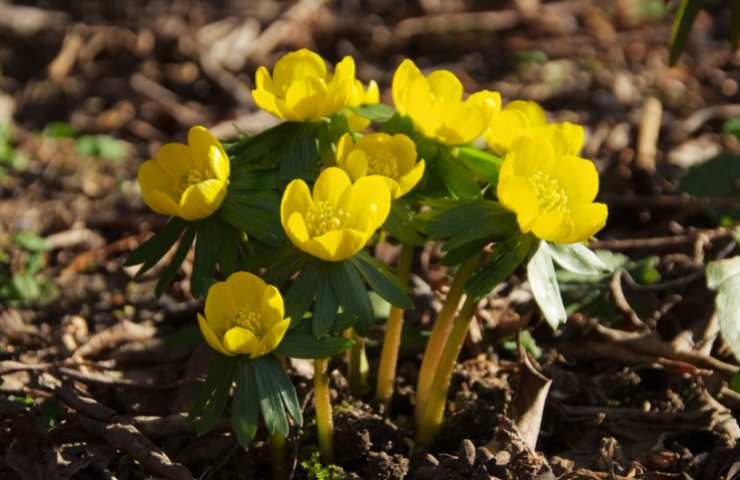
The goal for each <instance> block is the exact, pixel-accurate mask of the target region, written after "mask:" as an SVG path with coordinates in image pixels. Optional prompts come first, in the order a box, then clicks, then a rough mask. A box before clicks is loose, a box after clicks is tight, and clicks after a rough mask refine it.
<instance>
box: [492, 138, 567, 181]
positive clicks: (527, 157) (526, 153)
mask: <svg viewBox="0 0 740 480" xmlns="http://www.w3.org/2000/svg"><path fill="white" fill-rule="evenodd" d="M506 162H512V165H511V167H512V168H513V172H514V175H517V176H522V177H529V176H530V175H532V174H533V173H535V172H543V173H547V174H553V173H555V171H556V167H557V165H556V163H555V151H554V149H553V147H552V143H550V142H549V141H547V139H545V138H542V137H521V138H519V139H518V140H517V141H516V142H514V145H512V147H511V155H507V156H506V159H505V160H504V163H506ZM502 169H503V168H502Z"/></svg>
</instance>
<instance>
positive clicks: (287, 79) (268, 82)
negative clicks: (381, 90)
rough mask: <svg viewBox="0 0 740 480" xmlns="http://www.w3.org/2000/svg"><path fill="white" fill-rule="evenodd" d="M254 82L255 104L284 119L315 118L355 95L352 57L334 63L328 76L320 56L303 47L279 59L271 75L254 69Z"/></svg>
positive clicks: (308, 119) (345, 102) (265, 71)
mask: <svg viewBox="0 0 740 480" xmlns="http://www.w3.org/2000/svg"><path fill="white" fill-rule="evenodd" d="M255 84H256V87H257V88H255V89H254V90H252V97H253V98H254V101H255V103H256V104H257V105H258V106H259V107H260V108H261V109H263V110H265V111H267V112H270V113H272V114H273V115H275V116H276V117H279V118H282V119H283V120H288V121H297V122H303V121H313V120H319V119H321V118H323V117H327V116H329V115H332V114H334V113H336V112H338V111H340V110H341V109H343V108H345V107H346V106H348V105H350V103H351V102H352V99H353V95H355V97H356V96H357V94H356V93H355V90H356V88H357V86H356V84H355V61H354V60H353V59H352V57H344V58H343V59H342V61H341V62H339V63H337V66H336V68H335V69H334V75H332V74H330V73H329V72H327V70H326V64H325V63H324V59H323V58H321V57H320V56H319V55H317V54H315V53H314V52H312V51H310V50H307V49H305V48H303V49H301V50H297V51H295V52H290V53H288V54H286V55H284V56H283V57H282V58H280V60H278V61H277V62H276V63H275V67H274V68H273V70H272V76H270V72H269V71H268V70H267V68H265V67H260V68H258V69H257V73H256V74H255ZM376 88H377V87H376Z"/></svg>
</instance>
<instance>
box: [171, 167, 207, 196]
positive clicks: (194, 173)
mask: <svg viewBox="0 0 740 480" xmlns="http://www.w3.org/2000/svg"><path fill="white" fill-rule="evenodd" d="M211 178H213V177H212V176H211V175H210V174H209V172H208V171H206V170H204V169H199V168H191V169H190V170H188V173H184V174H183V175H182V176H181V177H180V183H178V185H177V193H179V194H180V195H182V194H183V193H184V192H185V190H187V189H188V187H189V186H190V185H196V184H198V183H201V182H205V181H206V180H210V179H211Z"/></svg>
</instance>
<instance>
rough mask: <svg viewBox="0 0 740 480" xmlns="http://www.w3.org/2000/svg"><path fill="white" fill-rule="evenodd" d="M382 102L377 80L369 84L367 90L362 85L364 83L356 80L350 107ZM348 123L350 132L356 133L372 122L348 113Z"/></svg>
mask: <svg viewBox="0 0 740 480" xmlns="http://www.w3.org/2000/svg"><path fill="white" fill-rule="evenodd" d="M379 101H380V90H379V89H378V84H377V83H375V80H371V81H370V83H368V84H367V90H365V87H364V86H363V85H362V82H361V81H359V80H355V88H354V89H353V90H352V100H351V101H350V103H349V106H350V107H359V106H360V105H368V104H375V103H378V102H379ZM347 123H348V124H349V128H350V130H352V131H354V132H361V131H363V130H365V129H366V128H367V127H368V125H370V120H368V119H367V118H364V117H361V116H359V115H357V114H356V113H353V112H347Z"/></svg>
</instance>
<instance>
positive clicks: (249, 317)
mask: <svg viewBox="0 0 740 480" xmlns="http://www.w3.org/2000/svg"><path fill="white" fill-rule="evenodd" d="M261 320H262V317H261V315H260V314H259V313H258V312H255V311H252V310H247V309H246V308H240V309H239V310H237V312H236V316H235V317H234V325H238V326H240V327H242V328H246V329H247V330H249V331H250V332H252V333H253V334H254V335H255V336H256V337H263V336H264V335H265V333H267V332H266V331H265V328H264V325H263V323H262V321H261Z"/></svg>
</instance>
